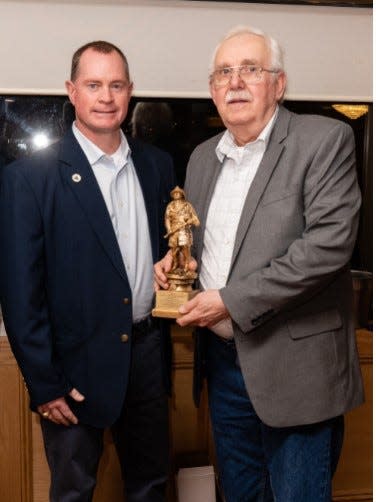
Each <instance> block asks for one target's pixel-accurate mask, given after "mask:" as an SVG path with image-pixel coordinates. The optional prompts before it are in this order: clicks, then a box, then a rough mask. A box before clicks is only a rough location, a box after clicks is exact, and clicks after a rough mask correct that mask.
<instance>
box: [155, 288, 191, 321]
mask: <svg viewBox="0 0 376 502" xmlns="http://www.w3.org/2000/svg"><path fill="white" fill-rule="evenodd" d="M198 292H199V291H198V290H197V289H196V290H194V291H162V290H161V291H157V292H156V295H155V308H154V309H153V310H152V311H151V315H152V316H153V317H165V318H168V319H177V318H178V317H180V316H181V314H180V313H179V307H181V305H183V304H184V303H186V302H187V301H189V300H191V299H192V298H193V297H194V296H195V295H196V294H197V293H198Z"/></svg>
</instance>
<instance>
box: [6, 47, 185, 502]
mask: <svg viewBox="0 0 376 502" xmlns="http://www.w3.org/2000/svg"><path fill="white" fill-rule="evenodd" d="M66 87H67V91H68V95H69V98H70V101H71V102H72V104H73V105H74V107H75V114H76V120H75V122H74V124H73V126H72V129H70V130H69V131H68V132H67V134H66V135H65V136H64V138H63V139H62V140H61V141H60V142H58V143H55V144H53V145H52V146H50V147H49V148H47V149H45V150H42V151H40V152H38V153H37V154H35V155H33V156H31V157H30V158H28V159H23V160H20V161H17V162H15V163H13V164H10V165H9V166H7V167H5V168H4V169H3V172H2V177H1V196H0V228H1V236H0V242H1V244H0V264H1V265H0V267H1V268H0V277H1V279H0V280H1V283H0V284H1V288H0V292H1V298H0V299H1V306H2V310H3V316H4V322H5V326H6V330H7V334H8V336H9V340H10V343H11V346H12V349H13V352H14V354H15V357H16V359H17V361H18V364H19V366H20V369H21V371H22V374H23V377H24V379H25V383H26V385H27V388H28V390H29V394H30V401H31V409H32V410H33V411H36V412H38V413H39V414H40V415H41V425H42V432H43V438H44V443H45V449H46V455H47V460H48V463H49V467H50V470H51V488H50V500H51V501H54V502H68V501H69V502H73V501H88V500H91V499H92V495H93V491H94V487H95V482H96V471H97V467H98V462H99V459H100V455H101V452H102V448H103V429H104V428H105V427H111V429H112V433H113V438H114V442H115V445H116V448H117V452H118V454H119V459H120V463H121V467H122V473H123V477H124V480H125V493H126V498H127V501H128V502H132V501H136V500H137V501H138V502H140V501H144V502H154V501H155V502H157V501H162V500H165V485H166V480H167V472H168V401H167V380H168V346H169V341H168V334H167V332H166V330H164V329H161V326H159V324H157V322H156V321H154V320H152V319H151V317H150V311H151V307H152V300H153V262H155V261H157V260H158V259H160V257H161V256H162V255H163V254H164V252H165V251H166V249H165V243H164V239H163V233H164V225H163V218H164V212H165V207H166V205H167V203H168V201H169V193H170V190H171V189H172V188H173V187H174V186H175V179H174V173H173V167H172V162H171V159H170V157H169V156H168V155H167V154H166V153H164V152H162V151H160V150H158V149H157V148H155V147H152V146H147V145H145V144H142V143H140V142H137V140H134V139H132V140H131V139H127V138H126V137H125V136H124V134H123V133H122V132H121V130H120V125H121V123H122V122H123V120H124V119H125V117H126V114H127V111H128V104H129V100H130V98H131V93H132V83H131V80H130V76H129V69H128V63H127V60H126V58H125V56H124V54H123V53H122V52H121V51H120V50H119V49H118V48H117V47H116V46H114V45H112V44H109V43H108V42H102V41H99V42H91V43H89V44H86V45H85V46H83V47H81V48H80V49H78V50H77V51H76V53H75V54H74V56H73V60H72V74H71V80H70V81H68V82H67V83H66Z"/></svg>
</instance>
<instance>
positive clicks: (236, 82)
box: [230, 68, 244, 89]
mask: <svg viewBox="0 0 376 502" xmlns="http://www.w3.org/2000/svg"><path fill="white" fill-rule="evenodd" d="M230 87H231V88H235V89H238V88H239V87H244V80H243V79H242V78H241V76H240V71H239V69H238V68H237V69H235V70H233V72H232V73H231V78H230Z"/></svg>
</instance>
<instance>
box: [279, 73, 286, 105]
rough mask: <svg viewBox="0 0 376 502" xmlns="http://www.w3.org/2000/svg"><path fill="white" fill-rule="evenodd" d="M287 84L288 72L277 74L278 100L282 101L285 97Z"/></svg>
mask: <svg viewBox="0 0 376 502" xmlns="http://www.w3.org/2000/svg"><path fill="white" fill-rule="evenodd" d="M286 84H287V79H286V73H285V72H283V71H282V72H280V73H278V75H277V84H276V98H277V101H281V99H282V98H283V95H284V93H285V90H286Z"/></svg>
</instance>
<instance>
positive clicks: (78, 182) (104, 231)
mask: <svg viewBox="0 0 376 502" xmlns="http://www.w3.org/2000/svg"><path fill="white" fill-rule="evenodd" d="M59 161H60V171H61V175H62V177H63V179H65V182H66V183H67V185H68V186H69V187H70V188H71V190H72V191H73V193H74V194H75V196H76V197H77V200H78V202H79V204H80V206H81V207H82V210H83V211H84V213H85V214H86V217H87V219H88V221H89V223H90V225H91V226H92V228H93V230H94V231H95V233H96V235H97V237H98V240H99V242H100V243H101V245H102V247H103V248H104V250H105V252H106V253H107V254H108V256H109V257H110V259H111V261H112V263H113V264H114V266H115V268H116V269H117V270H118V272H119V274H120V275H121V276H122V277H123V278H124V279H125V280H126V281H127V280H128V279H127V276H126V272H125V268H124V263H123V259H122V257H121V253H120V249H119V245H118V242H117V239H116V235H115V232H114V229H113V226H112V223H111V219H110V216H109V214H108V210H107V207H106V203H105V201H104V199H103V196H102V193H101V191H100V188H99V185H98V183H97V180H96V178H95V175H94V173H93V170H92V168H91V166H90V164H89V162H88V160H87V158H86V156H85V154H84V153H83V151H82V149H81V147H80V146H79V144H78V142H77V140H76V138H75V137H74V135H73V133H72V131H68V133H67V134H66V135H65V136H64V138H63V140H62V144H61V150H60V157H59Z"/></svg>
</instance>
